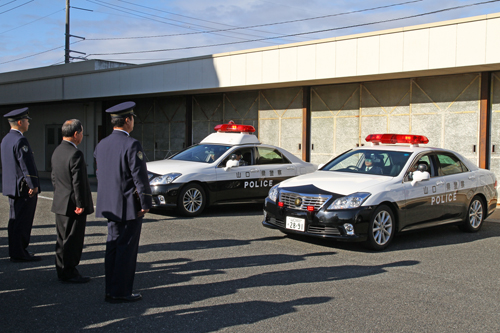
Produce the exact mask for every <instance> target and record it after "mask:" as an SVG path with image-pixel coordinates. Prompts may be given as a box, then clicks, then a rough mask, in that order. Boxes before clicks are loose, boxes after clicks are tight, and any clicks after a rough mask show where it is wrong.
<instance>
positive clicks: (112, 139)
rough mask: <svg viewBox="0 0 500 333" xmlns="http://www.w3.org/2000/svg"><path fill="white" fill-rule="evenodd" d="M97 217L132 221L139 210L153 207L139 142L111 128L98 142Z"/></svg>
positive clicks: (95, 154)
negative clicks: (111, 130) (111, 131)
mask: <svg viewBox="0 0 500 333" xmlns="http://www.w3.org/2000/svg"><path fill="white" fill-rule="evenodd" d="M94 157H95V159H96V162H97V171H96V174H97V181H98V183H97V186H98V189H97V205H96V217H104V218H107V219H108V220H111V221H115V222H124V221H129V220H135V219H136V218H137V212H138V211H139V210H141V209H150V208H151V206H152V197H151V187H150V186H149V180H148V172H147V168H146V161H145V160H144V152H143V149H142V146H141V144H140V143H139V141H137V140H136V139H134V138H132V137H130V136H129V135H127V133H125V132H123V131H119V130H114V131H113V133H111V134H110V135H109V136H108V137H106V138H104V139H103V140H101V142H99V144H98V145H97V147H96V149H95V152H94Z"/></svg>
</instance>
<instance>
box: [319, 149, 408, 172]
mask: <svg viewBox="0 0 500 333" xmlns="http://www.w3.org/2000/svg"><path fill="white" fill-rule="evenodd" d="M410 155H411V153H409V152H399V151H385V150H373V149H372V150H364V149H359V150H353V151H350V152H347V153H345V154H343V155H341V156H339V157H337V158H335V159H334V160H332V161H330V162H329V163H327V164H326V165H325V166H324V167H323V168H322V169H321V170H324V171H339V172H353V173H368V174H375V175H382V176H390V177H396V176H397V175H399V174H400V173H401V171H402V170H403V167H404V165H405V164H406V162H407V161H408V158H409V157H410Z"/></svg>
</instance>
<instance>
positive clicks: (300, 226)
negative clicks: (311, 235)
mask: <svg viewBox="0 0 500 333" xmlns="http://www.w3.org/2000/svg"><path fill="white" fill-rule="evenodd" d="M305 226H306V223H305V220H304V219H299V218H296V217H291V216H287V217H286V228H287V229H293V230H298V231H304V230H305Z"/></svg>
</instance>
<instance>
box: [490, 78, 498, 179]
mask: <svg viewBox="0 0 500 333" xmlns="http://www.w3.org/2000/svg"><path fill="white" fill-rule="evenodd" d="M491 92H492V97H491V149H492V152H491V161H490V168H491V170H492V171H494V172H495V174H496V175H497V178H500V72H494V73H492V75H491Z"/></svg>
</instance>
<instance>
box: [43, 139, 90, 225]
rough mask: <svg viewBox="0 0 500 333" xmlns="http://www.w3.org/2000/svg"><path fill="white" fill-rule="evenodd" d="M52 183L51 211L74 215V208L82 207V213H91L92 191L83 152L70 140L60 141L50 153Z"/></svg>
mask: <svg viewBox="0 0 500 333" xmlns="http://www.w3.org/2000/svg"><path fill="white" fill-rule="evenodd" d="M51 178H52V185H54V200H53V201H52V212H53V213H56V214H59V215H66V216H71V215H75V209H76V208H77V207H78V208H84V210H83V214H86V215H88V214H92V213H93V212H94V204H93V203H92V192H91V190H90V185H89V180H88V176H87V165H86V164H85V159H84V157H83V153H82V152H81V151H80V150H79V149H78V148H76V147H75V146H74V145H73V144H72V143H71V142H68V141H64V140H63V141H62V142H61V144H60V145H59V146H57V148H56V149H55V150H54V153H53V154H52V173H51Z"/></svg>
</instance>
